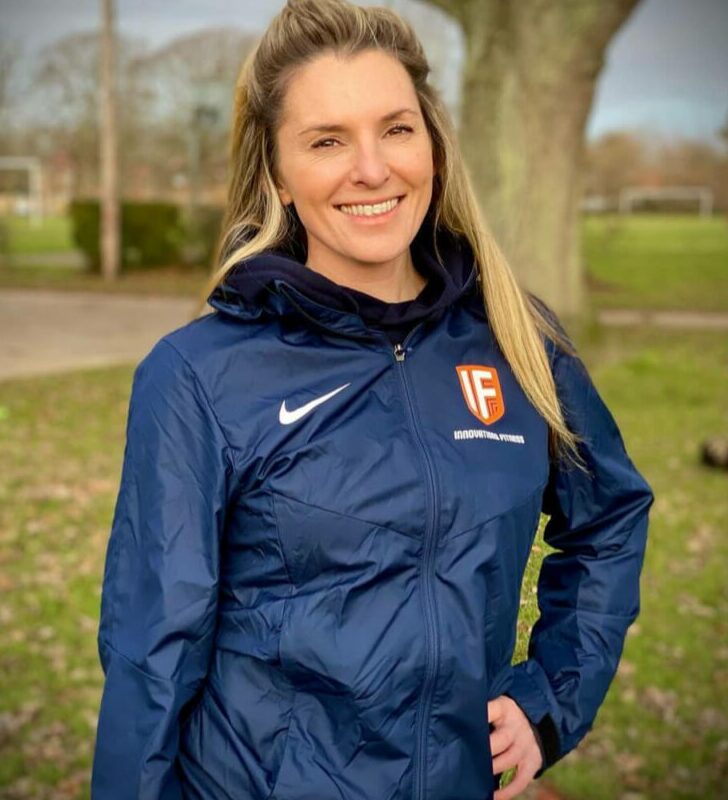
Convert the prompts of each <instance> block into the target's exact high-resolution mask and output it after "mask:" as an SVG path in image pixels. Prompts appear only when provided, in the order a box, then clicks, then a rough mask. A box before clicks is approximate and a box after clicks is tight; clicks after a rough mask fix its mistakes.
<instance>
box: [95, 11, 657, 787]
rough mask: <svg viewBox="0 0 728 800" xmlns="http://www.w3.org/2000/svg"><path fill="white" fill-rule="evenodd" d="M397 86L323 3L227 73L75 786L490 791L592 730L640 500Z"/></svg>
mask: <svg viewBox="0 0 728 800" xmlns="http://www.w3.org/2000/svg"><path fill="white" fill-rule="evenodd" d="M427 74H428V66H427V62H426V59H425V56H424V53H423V51H422V48H421V46H420V44H419V42H418V41H417V39H416V37H415V36H414V34H413V33H412V30H411V29H410V28H409V27H408V25H407V24H406V23H405V22H404V21H402V20H401V19H400V18H399V17H398V16H397V15H396V14H394V13H393V12H391V11H389V10H386V9H375V8H369V9H365V8H359V7H356V6H353V5H349V4H347V3H345V2H339V0H298V2H293V1H292V0H291V1H289V3H288V5H287V6H286V8H285V9H284V10H283V11H282V12H281V13H280V14H279V16H278V17H276V19H275V20H274V21H273V22H272V24H271V25H270V27H269V28H268V30H267V31H266V33H265V35H264V36H263V38H262V40H261V42H260V43H259V46H258V48H257V50H256V52H255V53H254V54H253V55H252V56H251V58H250V59H248V61H247V62H246V64H245V65H244V67H243V70H242V73H241V77H240V81H239V86H238V96H237V102H236V119H235V129H234V136H233V176H232V183H231V187H230V196H229V204H228V209H227V219H226V223H225V235H224V237H223V240H222V244H221V260H222V263H221V266H220V268H219V270H218V272H217V273H216V275H215V276H214V277H213V279H212V280H211V284H210V287H209V289H212V293H211V294H210V297H209V303H210V304H211V305H212V306H213V308H214V309H215V312H214V313H212V314H209V315H207V316H203V317H201V318H199V319H196V320H194V321H193V322H191V323H189V324H188V325H186V326H184V327H183V328H180V329H179V330H177V331H174V332H172V333H170V334H169V335H167V336H165V337H164V338H163V339H162V340H161V341H160V342H159V343H158V344H157V345H156V346H155V347H154V348H153V349H152V351H151V353H150V354H149V355H148V356H147V357H146V358H145V359H144V360H143V361H142V362H141V364H140V365H139V366H138V368H137V370H136V372H135V375H134V383H133V389H132V398H131V403H130V413H129V421H128V428H127V445H126V450H125V457H124V467H123V472H122V480H121V486H120V492H119V498H118V501H117V506H116V511H115V515H114V522H113V528H112V534H111V539H110V544H109V550H108V556H107V566H106V574H105V583H104V591H103V601H102V617H101V627H100V632H99V646H100V653H101V659H102V663H103V667H104V671H105V673H106V685H105V690H104V696H103V701H102V705H101V713H100V719H99V728H98V736H97V745H96V754H95V762H94V775H93V794H94V797H97V798H104V800H105V799H106V798H109V799H113V800H116V799H117V798H119V799H121V798H145V799H148V800H152V798H165V800H166V799H167V798H204V800H221V799H222V800H226V799H229V800H233V799H237V798H240V799H241V800H242V799H243V798H244V799H245V800H255V799H257V798H260V800H264V799H265V798H270V799H271V800H272V798H278V799H279V800H303V798H307V799H310V800H314V798H315V800H329V799H330V800H334V798H336V800H341V798H345V799H346V800H364V799H365V798H366V800H375V799H376V800H384V798H387V799H391V800H394V799H395V798H398V799H401V800H404V799H405V798H406V799H407V800H410V798H416V799H417V800H420V798H422V799H424V798H429V799H430V800H467V799H469V798H473V799H475V798H477V800H484V798H490V797H495V798H496V800H509V798H512V797H515V796H516V795H517V794H519V793H520V792H522V791H523V789H524V788H525V787H526V786H527V785H528V783H529V782H530V781H531V780H532V779H533V778H534V777H538V776H539V775H540V774H542V773H543V771H544V770H545V769H547V768H548V767H550V766H551V765H552V764H553V763H555V762H556V761H557V760H558V759H560V758H561V757H563V756H564V755H565V754H566V753H567V752H569V751H570V750H571V749H573V748H574V747H575V746H576V745H577V743H578V742H579V741H580V740H581V738H582V737H583V736H584V735H585V734H586V732H587V731H588V730H589V728H590V727H591V725H592V724H593V721H594V718H595V715H596V712H597V709H598V707H599V706H600V704H601V702H602V700H603V698H604V696H605V693H606V691H607V688H608V686H609V684H610V681H611V680H612V678H613V676H614V673H615V670H616V665H617V662H618V660H619V657H620V654H621V649H622V645H623V641H624V636H625V633H626V630H627V628H628V626H629V625H630V623H631V622H632V621H633V620H634V619H635V617H636V616H637V614H638V610H639V574H640V570H641V565H642V560H643V556H644V548H645V541H646V529H647V513H648V508H649V506H650V503H651V501H652V494H651V492H650V489H649V487H648V486H647V484H646V483H645V481H644V480H643V479H642V477H641V476H640V475H639V473H638V472H637V471H636V470H635V468H634V466H633V465H632V463H631V461H630V459H629V458H628V456H627V455H626V453H625V451H624V447H623V444H622V440H621V438H620V435H619V432H618V430H617V428H616V426H615V423H614V421H613V419H612V417H611V415H610V414H609V411H608V410H607V409H606V408H605V406H604V404H603V403H602V401H601V399H600V398H599V395H598V394H597V392H596V390H595V389H594V386H593V385H592V383H591V381H590V379H589V377H588V375H587V373H586V371H585V370H584V368H583V366H582V364H581V362H580V361H579V360H578V358H577V357H576V356H575V355H574V353H573V350H572V348H571V346H570V345H569V343H568V342H567V341H566V339H565V336H564V334H563V332H562V331H560V329H559V328H558V323H557V322H556V320H555V319H554V317H553V315H551V314H549V313H548V312H547V311H546V309H545V308H544V307H543V306H542V305H541V304H540V303H538V302H537V301H536V300H535V299H534V298H532V297H530V296H528V295H526V294H525V293H523V292H522V291H521V290H520V289H519V288H518V286H517V285H516V283H515V281H514V279H513V277H512V275H511V273H510V271H509V269H508V266H507V265H506V263H505V262H504V260H503V258H502V256H501V255H500V254H499V252H498V250H497V248H496V246H495V245H494V244H493V242H492V240H491V239H490V237H489V235H488V234H487V233H486V232H485V231H484V230H483V229H482V227H481V224H480V222H479V215H478V209H477V205H476V202H475V200H474V198H473V194H472V191H471V189H470V186H469V184H468V180H467V176H466V172H465V169H464V167H463V164H462V162H461V160H460V156H459V153H458V150H457V146H456V144H455V136H454V134H453V131H452V128H451V126H450V123H449V122H448V119H447V116H446V114H445V112H444V110H443V106H442V103H441V101H440V100H439V98H438V96H437V94H436V93H435V91H434V90H433V89H432V88H431V87H430V86H429V85H428V83H427V81H426V79H427ZM205 294H206V295H207V292H206V293H205ZM542 510H543V511H544V512H545V513H547V514H548V515H550V519H549V522H548V525H547V527H546V529H545V537H546V539H547V541H548V542H550V544H551V545H553V546H554V547H555V548H557V550H558V552H555V553H553V554H552V555H550V556H548V557H547V558H546V559H545V560H544V563H543V567H542V571H541V575H540V579H539V604H540V609H541V617H540V619H539V620H538V622H537V624H536V626H535V627H534V629H533V632H532V635H531V640H530V646H529V658H528V659H527V660H526V661H524V662H522V663H520V664H517V665H515V666H513V665H511V658H512V655H513V648H514V643H515V636H516V620H517V616H518V609H519V597H520V586H521V581H522V577H523V571H524V567H525V564H526V560H527V558H528V554H529V551H530V548H531V544H532V542H533V537H534V534H535V531H536V528H537V526H538V523H539V516H540V513H541V511H542ZM514 767H515V768H517V773H516V777H515V779H514V780H513V782H512V783H510V784H509V785H508V786H507V787H505V788H503V789H500V790H498V791H495V790H496V789H497V786H496V783H497V782H496V780H495V777H496V776H497V775H499V774H501V773H502V772H504V771H505V770H507V769H510V768H514ZM494 791H495V794H494Z"/></svg>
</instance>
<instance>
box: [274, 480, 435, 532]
mask: <svg viewBox="0 0 728 800" xmlns="http://www.w3.org/2000/svg"><path fill="white" fill-rule="evenodd" d="M268 491H269V492H270V493H271V494H272V495H277V496H278V497H285V499H286V500H291V501H293V502H294V503H300V504H301V505H303V506H308V507H309V508H317V509H318V510H319V511H325V512H326V513H327V514H333V515H335V516H337V517H344V518H345V519H353V520H356V521H357V522H364V523H365V524H367V525H373V526H374V527H376V528H382V530H386V531H392V532H393V533H397V534H399V535H400V536H406V537H407V538H408V539H414V540H415V541H418V540H419V538H420V537H417V536H414V535H413V534H411V533H405V532H404V531H400V530H398V529H397V528H393V527H391V526H390V525H383V524H382V523H380V522H375V521H374V520H370V519H364V518H363V517H357V516H354V514H346V513H345V512H343V511H336V510H334V509H333V508H326V506H320V505H317V504H316V503H307V502H306V501H305V500H300V499H299V498H297V497H291V496H290V495H287V494H285V493H284V492H279V491H277V490H275V489H268ZM276 524H277V522H276Z"/></svg>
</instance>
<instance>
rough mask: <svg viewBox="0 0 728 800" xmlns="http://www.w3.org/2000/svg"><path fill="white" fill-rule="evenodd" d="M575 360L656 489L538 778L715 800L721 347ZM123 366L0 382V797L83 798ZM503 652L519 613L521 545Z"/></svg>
mask: <svg viewBox="0 0 728 800" xmlns="http://www.w3.org/2000/svg"><path fill="white" fill-rule="evenodd" d="M582 353H583V354H584V356H585V358H586V359H587V362H588V363H589V365H590V367H591V368H592V374H593V376H594V378H595V381H596V383H597V386H598V387H599V389H600V391H601V393H602V395H603V396H604V398H605V400H606V401H607V403H608V405H609V406H610V408H611V409H612V411H613V413H614V415H615V417H616V418H617V420H618V422H619V424H620V427H621V430H622V432H623V435H624V438H625V440H626V442H627V445H628V450H629V452H630V454H631V456H632V458H633V460H634V461H635V464H636V465H637V467H638V468H639V469H640V470H641V471H642V472H643V473H644V474H645V476H646V477H647V479H648V480H649V482H650V484H651V485H652V487H653V488H654V490H655V492H656V496H657V499H656V502H655V506H654V508H653V513H652V524H651V528H650V537H649V546H648V551H647V557H646V561H645V567H644V571H643V582H642V611H641V614H640V617H639V619H638V621H637V623H636V625H635V626H633V629H632V634H631V635H630V636H629V637H628V639H627V643H626V647H625V652H624V656H623V660H622V666H621V669H620V674H619V675H618V677H617V678H616V680H615V682H614V683H613V685H612V688H611V689H610V692H609V694H608V696H607V700H606V701H605V703H604V705H603V706H602V708H601V710H600V712H599V715H598V718H597V722H596V725H595V727H594V729H593V730H592V731H591V732H590V733H589V734H588V735H587V737H586V738H585V740H584V741H583V742H582V744H581V746H580V747H579V748H577V750H576V751H574V752H573V753H571V754H570V755H569V756H567V757H566V758H565V759H563V760H562V761H561V762H560V763H559V764H557V765H556V766H555V767H554V768H553V769H551V770H550V771H548V772H547V773H546V775H545V776H544V778H543V780H544V781H549V782H551V783H552V784H554V785H555V786H556V787H557V788H558V789H559V790H560V791H562V792H563V793H564V794H565V795H566V796H567V797H570V798H574V800H576V799H577V798H578V800H617V799H618V798H619V799H620V800H621V798H628V797H634V798H635V799H636V798H639V797H641V798H645V799H646V800H652V798H660V799H661V800H668V799H669V800H688V798H690V800H693V798H696V797H700V798H702V799H703V800H718V798H720V797H723V796H724V795H725V782H726V778H728V745H727V744H726V743H728V717H727V714H726V705H725V697H726V695H727V694H728V623H727V622H726V620H728V589H727V587H728V584H727V583H726V580H725V575H726V564H727V563H728V561H727V556H728V536H727V535H726V523H725V520H726V519H727V518H728V490H727V489H728V474H726V473H720V472H715V471H710V470H707V469H704V468H702V467H701V466H700V465H699V463H698V459H697V453H698V447H699V444H700V442H701V441H702V439H703V438H704V437H706V436H709V435H715V434H719V433H723V434H726V433H728V417H727V416H726V414H727V413H728V379H727V378H728V375H727V370H728V339H727V338H726V337H721V336H717V335H714V334H709V333H690V334H676V333H674V332H665V331H658V330H637V329H634V330H630V331H626V330H608V331H596V332H592V336H591V339H590V341H588V342H584V343H583V344H582ZM131 375H132V368H131V367H124V368H114V369H106V370H90V371H82V372H75V373H70V374H67V375H63V376H57V377H45V378H39V379H30V380H22V381H10V382H5V383H2V384H0V451H2V453H3V458H2V461H3V469H2V471H0V683H1V684H2V686H3V691H2V692H1V693H0V796H3V797H5V796H7V797H8V798H10V797H12V798H16V800H24V799H25V798H49V799H50V798H52V800H57V799H58V798H61V799H64V798H65V799H66V800H67V799H68V798H73V799H74V800H75V799H76V798H86V797H88V788H87V782H88V770H89V766H90V761H91V756H92V746H93V732H94V726H95V720H96V714H97V712H98V701H99V695H100V689H101V672H100V668H99V666H98V661H97V654H96V642H95V633H96V624H97V617H98V607H99V588H100V583H101V575H102V570H103V556H104V552H105V547H106V541H107V537H108V532H109V528H110V524H111V517H112V513H113V504H114V501H115V497H116V492H117V490H118V480H119V470H120V466H121V458H122V453H123V446H124V424H125V414H126V408H127V402H128V392H129V387H130V380H131ZM537 548H538V549H536V550H535V551H534V553H533V555H532V559H531V561H530V564H529V569H528V571H527V575H526V582H525V584H524V589H523V597H524V600H525V605H524V607H523V609H522V615H521V619H520V621H519V645H518V651H517V652H518V656H517V659H516V660H520V658H522V657H523V656H524V654H525V647H526V640H527V635H528V632H529V630H530V627H531V625H532V624H533V621H534V620H535V617H536V613H537V612H536V609H535V603H534V601H535V595H534V594H533V586H534V581H535V577H536V574H537V570H538V566H539V564H540V559H541V558H542V556H543V554H544V552H545V551H546V549H547V548H546V547H545V546H544V544H543V541H542V539H541V538H540V537H539V538H538V539H537Z"/></svg>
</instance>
